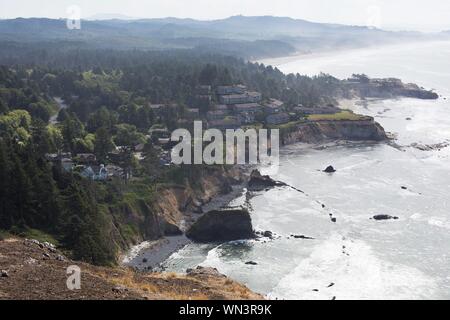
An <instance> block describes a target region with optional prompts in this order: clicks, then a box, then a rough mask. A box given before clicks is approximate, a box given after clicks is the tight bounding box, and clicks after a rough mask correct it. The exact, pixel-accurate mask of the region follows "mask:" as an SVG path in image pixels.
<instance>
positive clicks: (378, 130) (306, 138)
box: [280, 117, 387, 145]
mask: <svg viewBox="0 0 450 320" xmlns="http://www.w3.org/2000/svg"><path fill="white" fill-rule="evenodd" d="M280 135H281V143H282V145H288V144H293V143H296V142H307V143H317V142H321V141H325V140H349V141H383V140H386V139H387V136H386V132H385V131H384V129H383V127H382V126H381V125H380V124H378V123H377V122H375V121H374V119H373V118H370V117H367V119H364V120H321V121H308V122H305V123H299V124H297V125H295V126H294V127H292V128H289V129H288V130H283V131H282V132H281V133H280Z"/></svg>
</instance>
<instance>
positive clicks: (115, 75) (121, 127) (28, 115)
mask: <svg viewBox="0 0 450 320" xmlns="http://www.w3.org/2000/svg"><path fill="white" fill-rule="evenodd" d="M15 52H16V51H15ZM14 59H16V61H15V62H17V63H19V62H20V64H13V63H12V62H13V61H12V60H14ZM1 62H2V63H3V64H4V66H2V67H1V68H0V203H1V206H0V229H1V230H3V231H0V233H2V232H9V233H13V234H18V235H23V236H30V237H38V238H40V239H44V240H45V239H47V240H51V241H52V242H56V243H58V244H60V245H61V246H62V247H63V248H65V249H66V250H67V251H69V252H71V253H72V255H73V257H74V258H75V259H83V260H85V261H88V262H92V263H95V264H110V263H114V262H115V261H116V258H117V252H118V251H119V250H123V249H125V248H126V247H127V246H128V245H130V244H132V243H135V242H136V241H140V240H142V239H145V238H152V237H153V238H155V237H160V236H163V235H164V232H168V231H167V230H168V229H167V228H166V231H164V227H163V228H161V227H160V226H159V225H160V224H161V223H160V222H158V217H157V216H155V213H154V210H153V207H152V206H153V203H154V200H155V197H157V191H156V190H158V188H159V187H160V186H163V185H165V184H185V183H189V181H192V185H193V186H195V180H197V179H198V177H201V176H202V175H204V174H207V173H205V172H206V171H205V169H204V168H203V167H202V166H195V167H189V168H187V167H173V166H166V165H164V164H162V163H161V162H160V159H159V158H158V155H157V153H156V151H155V145H154V140H152V139H149V132H150V129H151V128H153V130H154V128H168V129H169V130H171V129H174V128H176V127H178V126H180V123H179V120H180V119H182V118H184V117H185V114H186V112H187V110H188V108H192V107H199V108H200V111H201V113H205V112H207V111H208V110H210V108H212V105H213V104H209V103H207V104H204V105H200V106H199V105H198V101H197V96H196V88H198V86H199V85H206V84H207V85H210V86H217V85H227V84H241V83H242V84H245V85H247V86H248V87H249V88H251V89H253V90H258V91H260V92H261V93H262V94H263V96H264V98H269V97H270V98H278V99H282V100H283V101H285V102H286V104H287V105H288V106H295V105H298V104H299V103H301V104H304V105H310V106H313V105H316V104H325V103H328V102H331V101H333V97H335V96H338V95H341V94H343V93H344V92H345V90H344V89H343V88H342V85H341V83H340V81H339V80H337V79H335V78H333V77H330V76H327V75H321V76H318V77H315V78H309V77H305V76H300V75H288V76H286V75H284V74H282V73H281V72H280V71H278V70H276V69H274V68H272V67H265V66H263V65H258V64H252V63H247V62H244V61H243V60H239V59H236V58H231V57H226V56H221V55H212V54H199V53H195V52H192V51H168V52H163V53H161V52H141V51H102V50H71V51H67V52H64V53H63V52H62V51H61V50H56V51H52V50H46V49H42V51H41V56H35V55H29V56H28V55H26V54H24V55H21V53H20V52H16V55H15V57H13V56H11V58H10V60H8V59H2V60H1ZM214 99H215V98H213V100H214ZM60 100H62V101H64V102H65V104H66V105H67V106H68V108H61V106H60V103H59V102H58V101H60ZM152 104H164V105H165V106H166V107H165V108H163V109H162V110H161V111H160V112H159V113H158V114H156V113H154V111H153V109H152V108H150V107H149V106H151V105H152ZM60 108H61V110H60ZM51 119H52V120H51ZM53 120H54V121H53ZM139 144H141V145H142V146H143V147H142V148H141V151H140V153H139V155H140V160H139V161H138V160H137V158H136V157H135V154H136V153H135V147H136V145H139ZM119 147H120V148H119ZM117 150H119V151H117ZM115 152H116V153H115ZM62 154H70V155H71V156H70V157H71V159H73V161H75V166H74V169H73V170H72V171H67V170H64V165H63V163H62V162H63V160H65V159H63V157H62V156H61V155H62ZM86 154H88V155H89V154H93V155H94V156H95V157H96V158H97V162H99V163H102V164H105V165H107V164H110V165H111V166H113V167H114V168H119V169H120V170H122V173H121V175H118V178H111V179H108V180H105V181H95V179H94V180H93V179H89V178H86V177H87V176H86V174H85V171H83V170H85V169H82V168H81V167H86V166H77V164H79V163H82V162H81V160H82V157H86V156H85V155H86ZM52 155H54V156H53V157H54V158H55V159H56V161H55V160H53V158H51V157H52ZM112 156H115V158H112ZM66 157H69V156H66ZM79 167H80V168H79ZM208 170H211V169H208ZM131 172H132V176H131ZM152 221H153V222H152Z"/></svg>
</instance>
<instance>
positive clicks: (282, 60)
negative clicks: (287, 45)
mask: <svg viewBox="0 0 450 320" xmlns="http://www.w3.org/2000/svg"><path fill="white" fill-rule="evenodd" d="M441 43H450V40H446V39H441V40H436V39H433V40H422V41H411V42H410V41H407V42H404V43H391V44H389V43H387V44H384V45H374V46H364V47H359V48H342V49H337V50H323V51H318V52H311V53H301V52H297V53H293V54H292V55H289V56H284V57H276V58H262V59H256V60H254V61H252V62H254V63H260V64H264V65H266V66H272V67H275V68H280V67H281V66H283V65H286V64H289V63H292V62H294V61H304V62H305V63H306V62H308V60H310V59H320V58H327V57H333V56H336V55H342V54H352V53H359V52H360V53H363V52H366V51H367V50H377V51H384V50H386V49H391V50H392V49H394V50H395V49H403V48H404V47H405V46H417V45H423V46H431V47H433V46H435V45H437V44H441ZM283 73H284V74H289V73H290V72H283ZM298 73H300V74H302V73H301V72H298ZM350 75H351V74H349V76H350Z"/></svg>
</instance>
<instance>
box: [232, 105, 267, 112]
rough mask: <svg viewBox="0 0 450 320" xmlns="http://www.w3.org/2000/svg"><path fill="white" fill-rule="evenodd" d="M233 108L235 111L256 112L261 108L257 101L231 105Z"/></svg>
mask: <svg viewBox="0 0 450 320" xmlns="http://www.w3.org/2000/svg"><path fill="white" fill-rule="evenodd" d="M233 110H234V112H235V113H244V112H246V113H249V112H251V113H256V112H258V111H261V110H262V107H261V105H260V104H258V103H241V104H236V105H234V106H233Z"/></svg>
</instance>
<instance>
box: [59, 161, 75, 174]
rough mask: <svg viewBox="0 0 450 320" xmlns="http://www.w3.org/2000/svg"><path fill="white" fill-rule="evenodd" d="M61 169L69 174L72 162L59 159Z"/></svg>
mask: <svg viewBox="0 0 450 320" xmlns="http://www.w3.org/2000/svg"><path fill="white" fill-rule="evenodd" d="M61 167H62V168H63V170H64V171H66V172H71V171H72V169H73V161H72V159H69V158H63V159H61Z"/></svg>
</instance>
